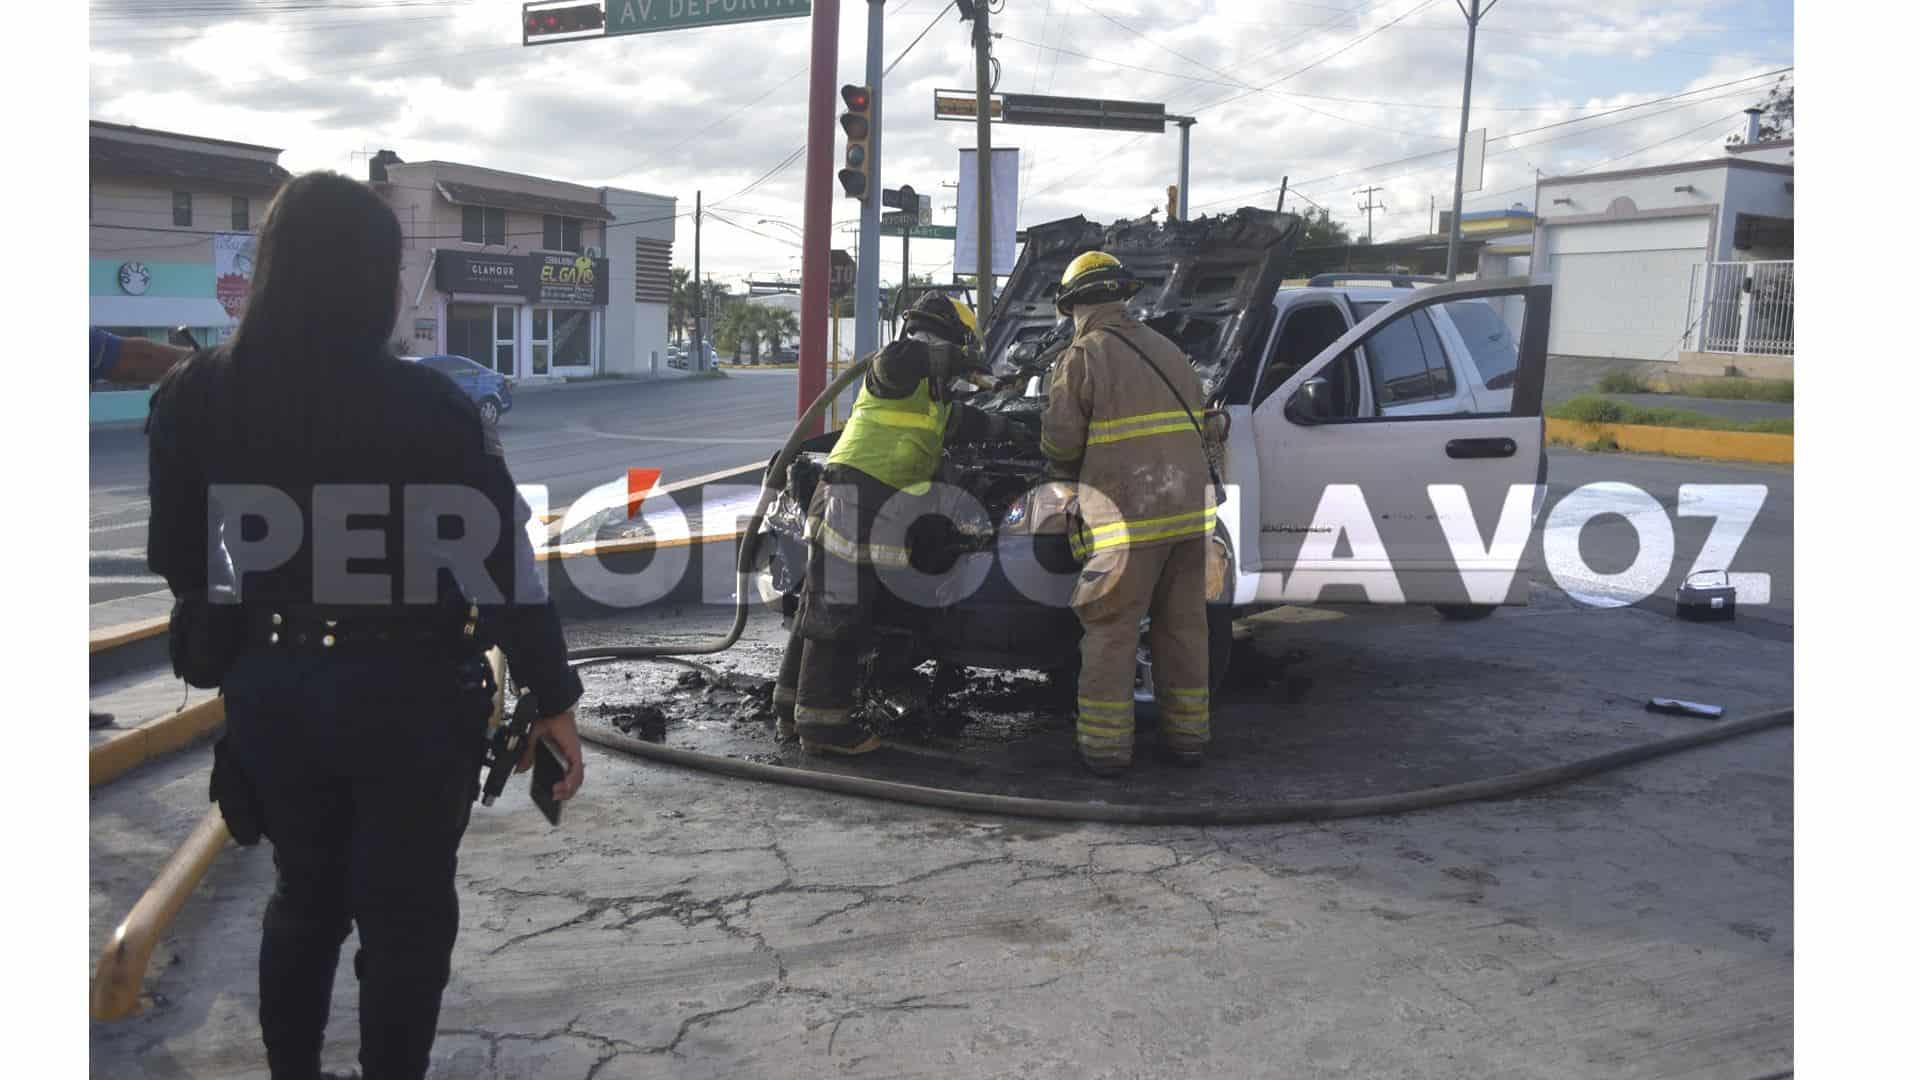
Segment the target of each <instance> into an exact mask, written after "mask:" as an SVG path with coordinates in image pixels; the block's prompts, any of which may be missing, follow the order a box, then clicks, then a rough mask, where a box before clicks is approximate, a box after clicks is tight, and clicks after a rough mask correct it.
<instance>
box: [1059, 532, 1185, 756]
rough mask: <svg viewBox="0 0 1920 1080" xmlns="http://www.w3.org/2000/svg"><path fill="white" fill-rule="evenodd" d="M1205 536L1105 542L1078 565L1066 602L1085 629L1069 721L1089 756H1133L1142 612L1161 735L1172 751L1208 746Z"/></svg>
mask: <svg viewBox="0 0 1920 1080" xmlns="http://www.w3.org/2000/svg"><path fill="white" fill-rule="evenodd" d="M1206 544H1207V541H1206V540H1205V539H1193V540H1181V541H1178V542H1175V543H1172V544H1157V545H1150V546H1146V547H1133V548H1118V549H1114V550H1109V551H1102V552H1099V553H1097V554H1095V555H1094V557H1093V558H1092V559H1091V560H1089V561H1088V562H1087V564H1086V566H1084V567H1082V568H1081V571H1080V581H1079V583H1078V584H1077V585H1076V586H1075V587H1074V591H1073V611H1074V614H1075V615H1077V616H1079V618H1080V625H1081V628H1082V629H1083V630H1084V631H1085V633H1084V636H1083V637H1082V638H1081V640H1080V688H1079V699H1078V702H1077V704H1078V710H1077V712H1078V721H1077V724H1076V727H1077V736H1078V739H1079V744H1080V751H1081V753H1083V754H1085V755H1086V756H1087V757H1088V758H1090V759H1092V760H1094V761H1096V762H1101V763H1108V764H1125V763H1127V762H1129V761H1131V760H1132V759H1133V673H1134V656H1135V652H1136V649H1137V648H1138V646H1139V642H1140V619H1141V617H1142V616H1146V615H1151V616H1152V618H1153V624H1152V627H1151V629H1150V630H1149V632H1148V637H1147V642H1148V645H1149V646H1151V647H1152V650H1153V676H1154V696H1155V698H1156V700H1157V701H1158V702H1159V705H1160V738H1161V741H1162V742H1163V743H1165V744H1166V745H1167V746H1168V747H1170V748H1173V749H1178V750H1199V749H1201V748H1203V747H1205V746H1206V744H1207V741H1208V739H1209V737H1210V735H1211V729H1210V726H1209V720H1208V706H1209V702H1208V700H1207V674H1208V672H1207V665H1208V659H1207V600H1206V577H1207V571H1206Z"/></svg>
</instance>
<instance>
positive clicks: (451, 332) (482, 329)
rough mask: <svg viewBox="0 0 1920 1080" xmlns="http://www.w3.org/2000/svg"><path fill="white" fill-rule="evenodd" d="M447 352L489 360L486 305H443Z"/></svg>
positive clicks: (488, 310) (490, 323)
mask: <svg viewBox="0 0 1920 1080" xmlns="http://www.w3.org/2000/svg"><path fill="white" fill-rule="evenodd" d="M447 351H448V352H450V353H452V354H454V355H455V356H464V357H466V358H467V359H469V360H473V361H475V362H477V363H481V364H486V363H490V362H491V361H492V359H493V310H492V308H491V307H490V306H489V305H487V304H448V305H447Z"/></svg>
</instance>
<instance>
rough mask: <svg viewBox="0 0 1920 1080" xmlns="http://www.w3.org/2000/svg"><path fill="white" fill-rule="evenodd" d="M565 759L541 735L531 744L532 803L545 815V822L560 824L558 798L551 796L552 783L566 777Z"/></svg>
mask: <svg viewBox="0 0 1920 1080" xmlns="http://www.w3.org/2000/svg"><path fill="white" fill-rule="evenodd" d="M566 776H567V759H566V758H564V757H562V756H561V755H560V751H559V750H557V749H555V747H554V745H553V743H551V742H549V741H547V739H546V738H545V737H544V736H543V737H541V738H540V739H539V740H537V741H535V743H534V744H533V805H535V806H537V807H539V808H540V812H541V813H542V814H545V815H546V816H547V824H549V825H558V824H560V800H558V799H555V798H554V797H553V785H555V784H557V783H559V782H560V781H562V780H564V779H566Z"/></svg>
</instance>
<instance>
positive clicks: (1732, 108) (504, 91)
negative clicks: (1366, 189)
mask: <svg viewBox="0 0 1920 1080" xmlns="http://www.w3.org/2000/svg"><path fill="white" fill-rule="evenodd" d="M842 7H843V13H842V20H841V21H842V26H841V33H840V57H839V78H838V80H837V81H839V82H858V81H861V76H862V74H863V73H864V63H865V62H864V57H865V51H866V16H867V4H865V3H862V2H860V0H842ZM945 7H947V4H946V0H888V3H887V5H886V24H887V30H886V49H885V54H886V56H887V57H888V59H889V60H890V61H891V60H892V59H893V58H894V57H895V56H897V55H899V54H900V52H901V50H903V49H905V48H906V47H907V45H908V43H909V42H911V41H913V39H914V38H915V37H916V36H918V35H919V34H920V33H921V31H922V30H926V29H927V28H928V27H929V26H931V30H930V31H929V32H928V33H927V34H926V35H925V37H924V38H923V39H922V40H921V41H920V43H919V44H918V46H917V47H915V48H913V49H912V51H911V52H910V53H908V54H907V55H906V57H905V59H904V60H902V61H901V62H900V64H899V66H898V67H897V68H896V69H895V70H894V72H893V74H892V75H891V76H890V77H889V78H888V80H887V84H886V92H887V94H888V95H889V97H888V101H889V102H890V103H891V106H892V107H891V109H890V110H889V112H888V117H887V130H886V141H885V166H886V171H885V180H886V183H887V184H888V186H897V185H898V184H900V183H901V182H902V181H907V182H910V183H912V184H913V185H914V186H915V187H916V188H918V189H919V190H920V191H922V192H923V193H924V192H931V193H933V194H934V207H935V210H934V213H935V221H936V222H940V223H943V224H951V223H952V221H953V211H952V201H953V200H952V192H951V191H949V190H946V189H943V188H941V186H940V185H942V184H943V183H952V182H953V181H954V180H955V178H956V177H955V174H956V172H957V170H958V162H957V153H956V149H957V148H958V147H961V146H969V145H971V144H972V140H973V134H972V128H971V125H968V124H959V123H952V122H945V121H935V120H934V119H933V118H932V97H933V91H934V89H935V88H936V87H943V88H970V87H971V86H972V85H973V61H972V56H971V52H970V50H969V48H968V44H967V30H966V28H965V27H963V26H962V24H961V23H960V22H959V21H958V16H957V15H956V14H955V13H954V12H952V11H945V12H944V13H942V9H943V8H945ZM519 16H520V5H519V3H518V2H516V0H92V4H91V17H90V36H91V64H90V81H91V102H90V108H91V115H92V116H93V117H94V118H96V119H102V120H111V121H116V122H120V123H130V124H139V125H142V126H146V127H155V128H164V129H169V130H174V131H184V132H189V133H192V134H198V135H208V136H214V137H218V138H227V139H237V140H240V141H243V142H257V143H264V144H267V145H271V146H280V147H284V148H285V150H286V152H285V153H284V154H283V155H282V156H281V161H282V163H284V164H285V165H286V166H287V167H288V168H291V169H293V170H295V171H299V170H303V169H315V168H330V169H337V170H340V171H343V172H346V173H348V174H349V175H355V176H363V175H365V170H366V157H367V155H368V154H370V153H371V152H372V151H374V150H378V149H381V148H391V149H392V150H394V151H395V152H397V153H398V154H399V155H400V156H401V157H402V158H404V159H406V160H409V161H419V160H427V159H439V160H450V161H460V162H468V163H472V164H477V165H485V166H489V167H493V168H499V169H508V170H513V171H519V172H528V173H534V174H537V175H542V176H550V177H554V178H557V179H564V180H572V181H576V182H579V183H585V184H593V185H599V184H611V185H617V186H622V187H630V188H638V189H640V190H644V191H653V192H659V193H662V194H668V195H674V196H677V197H679V198H680V199H681V200H682V203H681V208H682V209H683V210H686V211H689V212H690V211H691V210H692V204H693V195H694V192H695V191H696V190H703V191H704V192H705V195H706V199H707V204H708V206H709V207H711V208H713V209H714V210H715V211H716V215H717V218H723V219H724V220H718V219H717V218H715V217H710V218H709V219H708V224H707V228H706V231H705V237H704V253H703V268H704V269H705V270H707V271H708V272H709V273H712V274H714V275H715V276H717V277H724V278H733V279H738V278H743V277H745V276H747V275H749V274H751V275H755V276H761V275H785V274H788V273H791V272H797V269H798V254H799V247H798V238H797V236H796V235H795V234H794V232H793V231H792V230H791V229H789V228H787V227H786V226H784V225H782V224H778V222H785V223H789V224H791V225H794V226H797V225H798V224H799V222H800V219H801V193H802V180H803V177H802V168H803V163H802V162H801V160H800V159H799V156H798V154H797V151H799V150H800V149H801V147H802V146H803V144H804V143H805V139H806V115H805V99H806V89H807V78H806V68H807V47H808V37H809V34H808V24H807V21H806V20H804V19H788V20H782V21H777V22H768V23H762V24H753V25H741V26H727V27H715V28H709V29H701V30H693V31H684V32H677V33H668V34H653V35H641V36H630V37H618V38H611V39H606V40H599V41H589V42H581V43H577V44H565V45H556V46H549V47H541V48H525V47H523V46H521V44H520V29H519ZM993 28H994V29H995V31H996V32H998V33H999V34H1000V35H1001V37H1000V39H999V41H998V42H996V44H995V48H994V55H995V57H996V58H997V59H998V60H999V62H1000V68H1001V74H1000V81H999V89H1001V90H1007V91H1014V92H1029V93H1055V94H1071V95H1077V96H1088V97H1113V98H1126V99H1133V100H1146V101H1162V102H1165V103H1166V104H1167V106H1168V109H1169V111H1172V112H1177V113H1191V114H1194V115H1196V116H1198V117H1199V123H1198V125H1197V126H1196V127H1195V128H1194V131H1193V163H1192V184H1193V192H1192V196H1191V199H1192V203H1193V210H1194V212H1195V213H1203V212H1220V211H1223V210H1230V209H1232V208H1233V207H1235V206H1238V205H1259V206H1272V205H1273V200H1274V199H1275V197H1276V195H1277V189H1278V187H1279V185H1280V181H1281V178H1282V177H1283V176H1285V177H1289V178H1290V183H1289V188H1290V191H1291V192H1292V193H1293V194H1292V195H1290V197H1289V199H1288V203H1287V208H1288V209H1290V210H1291V209H1299V208H1302V207H1303V206H1305V205H1308V203H1307V202H1305V200H1311V203H1312V204H1316V205H1323V206H1326V207H1328V208H1329V209H1331V210H1332V212H1333V214H1334V216H1335V217H1336V218H1338V219H1339V220H1341V221H1343V222H1346V223H1347V224H1348V225H1350V226H1351V227H1353V228H1354V229H1355V231H1356V233H1359V232H1363V231H1364V229H1365V215H1364V214H1362V213H1360V212H1359V210H1358V209H1357V206H1358V205H1359V202H1360V197H1359V196H1356V195H1355V194H1354V190H1355V189H1357V188H1360V187H1363V186H1368V185H1377V186H1379V187H1381V188H1383V189H1384V190H1382V191H1381V192H1380V193H1378V194H1377V195H1376V196H1375V198H1376V200H1377V201H1378V202H1381V203H1384V204H1385V207H1386V209H1385V210H1384V211H1376V212H1375V216H1374V232H1375V237H1376V238H1377V239H1380V240H1390V239H1394V238H1398V237H1402V236H1407V235H1412V234H1418V233H1423V232H1426V231H1427V230H1428V227H1429V217H1428V206H1429V199H1430V198H1434V199H1437V200H1439V202H1440V204H1441V205H1442V206H1444V205H1446V204H1447V202H1448V201H1449V199H1450V197H1451V194H1450V193H1451V185H1452V179H1453V177H1452V173H1453V162H1452V156H1451V155H1452V146H1453V140H1454V137H1455V134H1456V128H1457V125H1458V123H1459V100H1460V78H1461V74H1462V65H1463V62H1464V55H1465V43H1466V33H1465V23H1464V19H1463V18H1462V17H1461V13H1460V10H1459V9H1458V8H1457V7H1456V6H1455V4H1454V0H1377V2H1373V3H1367V2H1365V0H1314V2H1306V0H1299V2H1291V0H1179V2H1176V3H1167V2H1164V0H1161V2H1151V0H1004V6H1003V8H1002V10H1001V11H1000V12H999V13H997V14H996V15H994V17H993ZM1793 61H1794V51H1793V7H1792V4H1791V3H1790V2H1787V0H1665V2H1642V0H1613V2H1612V3H1609V4H1605V5H1600V4H1593V3H1581V2H1572V0H1498V2H1497V3H1496V5H1495V6H1494V8H1493V10H1492V11H1491V12H1490V13H1489V14H1487V15H1486V16H1485V20H1484V22H1483V23H1482V27H1481V32H1480V37H1479V44H1478V50H1477V62H1476V71H1475V75H1474V97H1473V104H1474V110H1473V126H1475V127H1485V128H1487V129H1488V131H1489V137H1490V142H1489V145H1488V158H1487V170H1486V184H1485V188H1484V190H1483V191H1482V192H1480V193H1477V194H1475V195H1470V196H1468V199H1467V209H1468V210H1469V211H1472V210H1475V209H1491V208H1495V207H1501V206H1507V205H1511V204H1513V203H1515V202H1521V203H1529V204H1530V203H1531V200H1532V197H1533V180H1534V176H1535V171H1536V170H1542V171H1544V172H1545V173H1547V174H1548V175H1554V174H1562V173H1568V172H1574V171H1578V170H1583V169H1586V170H1591V169H1596V168H1628V167H1633V166H1641V165H1656V164H1661V163H1665V162H1670V161H1682V160H1690V159H1694V158H1698V157H1702V156H1707V155H1710V154H1712V153H1715V152H1717V150H1716V147H1717V146H1718V144H1719V143H1721V142H1723V141H1724V139H1725V136H1726V135H1727V134H1728V133H1730V132H1734V131H1738V130H1740V129H1741V127H1742V125H1743V123H1744V118H1743V117H1741V116H1740V115H1739V111H1740V110H1741V109H1743V108H1745V107H1746V106H1747V105H1749V104H1753V103H1755V102H1758V101H1759V100H1760V99H1761V98H1762V97H1763V96H1764V94H1765V90H1766V87H1767V86H1768V85H1770V84H1771V83H1772V82H1773V81H1774V79H1776V78H1778V76H1770V77H1767V78H1764V79H1751V78H1750V77H1752V76H1757V75H1760V74H1762V73H1765V72H1770V71H1773V70H1775V69H1779V68H1786V67H1789V66H1791V65H1792V64H1793ZM1787 77H1788V78H1789V79H1790V78H1791V77H1792V76H1791V72H1789V73H1788V75H1787ZM1742 79H1747V80H1749V81H1743V82H1734V80H1742ZM1723 83H1731V84H1732V85H1727V86H1723V87H1722V86H1720V85H1719V84H1723ZM1710 87H1718V88H1717V89H1707V88H1710ZM1686 91H1699V92H1698V93H1694V94H1692V95H1690V96H1686V97H1681V98H1678V99H1676V100H1673V101H1666V102H1662V103H1660V104H1655V105H1650V106H1646V107H1643V108H1634V109H1627V110H1625V111H1619V112H1613V113H1611V114H1610V115H1596V114H1601V113H1606V112H1608V111H1609V110H1614V109H1619V108H1620V107H1621V106H1629V105H1635V104H1637V103H1640V102H1645V101H1648V100H1650V99H1654V98H1663V97H1667V96H1669V95H1674V94H1680V93H1683V92H1686ZM836 111H837V103H836ZM1583 117H1586V118H1588V119H1580V118H1583ZM1565 121H1574V122H1572V123H1563V122H1565ZM1536 129H1538V130H1536ZM836 134H837V132H836ZM1503 135H1511V136H1512V137H1511V138H1501V136H1503ZM994 138H995V143H996V145H1000V146H1017V147H1019V148H1020V150H1021V153H1022V178H1021V189H1020V196H1021V209H1020V224H1021V225H1022V226H1025V225H1028V224H1032V223H1035V222H1042V221H1048V220H1052V219H1055V218H1060V217H1066V216H1070V215H1073V214H1085V215H1087V216H1088V217H1090V218H1093V219H1095V220H1100V221H1106V220H1112V219H1113V218H1116V217H1121V216H1135V215H1139V214H1142V213H1145V212H1146V211H1147V210H1148V209H1149V208H1151V207H1154V206H1159V205H1163V204H1164V202H1165V190H1166V186H1167V185H1168V184H1170V183H1172V182H1173V181H1174V179H1175V178H1176V169H1177V166H1178V150H1179V137H1178V135H1177V134H1176V133H1175V132H1174V130H1173V129H1171V128H1170V129H1169V131H1168V133H1167V134H1165V135H1133V134H1127V133H1106V132H1078V131H1065V130H1060V129H1051V128H1035V127H1008V126H1001V127H998V128H996V129H995V136H994ZM837 156H838V149H837V147H836V158H837ZM836 167H837V166H836ZM836 191H837V185H836ZM857 207H858V204H857V203H855V202H853V201H851V200H847V199H842V198H839V197H838V196H837V195H836V198H835V200H834V218H835V219H836V221H842V220H845V219H851V218H853V217H855V216H856V213H857ZM767 219H771V220H767ZM836 246H841V247H846V248H848V249H852V248H853V247H854V246H855V241H854V236H853V234H852V233H851V232H850V231H848V232H841V233H837V234H836ZM692 248H693V236H692V228H691V223H690V221H687V220H682V221H681V222H680V223H679V227H678V239H677V241H676V244H675V262H676V263H678V264H688V265H690V264H691V262H692ZM885 250H886V251H887V252H888V260H887V261H888V266H887V269H886V274H887V276H888V277H892V276H893V275H894V274H896V273H897V267H898V259H897V251H898V248H897V246H896V245H895V243H894V242H889V244H888V247H887V248H886V249H885ZM951 254H952V252H951V245H950V244H947V243H945V242H940V241H920V242H916V243H915V245H914V256H915V258H914V268H915V270H916V271H919V272H932V273H935V274H937V275H940V276H943V277H944V276H945V274H946V273H947V272H948V266H949V265H950V257H951Z"/></svg>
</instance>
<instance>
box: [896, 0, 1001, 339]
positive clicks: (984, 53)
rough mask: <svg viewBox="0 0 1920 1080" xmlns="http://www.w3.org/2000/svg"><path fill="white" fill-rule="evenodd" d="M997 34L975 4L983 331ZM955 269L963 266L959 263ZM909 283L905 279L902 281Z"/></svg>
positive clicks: (978, 289) (978, 283)
mask: <svg viewBox="0 0 1920 1080" xmlns="http://www.w3.org/2000/svg"><path fill="white" fill-rule="evenodd" d="M992 49H993V35H992V34H991V33H990V32H989V31H988V29H987V5H986V4H985V3H979V4H975V5H974V6H973V86H974V91H973V96H974V109H975V112H974V117H975V120H974V125H973V130H974V142H975V146H976V147H977V149H976V151H975V153H974V159H975V160H974V164H975V165H977V166H978V170H977V172H976V173H975V176H974V187H973V190H974V215H973V219H974V221H976V222H978V223H979V226H980V229H979V231H980V259H979V265H978V269H977V270H976V271H975V279H974V299H975V300H976V301H977V303H976V305H975V306H976V307H977V308H978V310H977V311H976V312H975V313H974V315H975V318H976V319H977V320H978V322H979V325H980V332H981V333H982V334H984V333H986V329H987V319H988V318H989V317H990V316H991V315H992V313H993V113H992V111H991V106H990V104H989V102H988V98H990V97H992V96H993V82H992V77H991V75H990V74H989V72H988V68H989V67H990V66H991V64H990V61H991V60H992V56H991V55H990V53H991V50H992ZM955 269H959V268H958V267H955ZM902 284H905V282H902Z"/></svg>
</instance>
